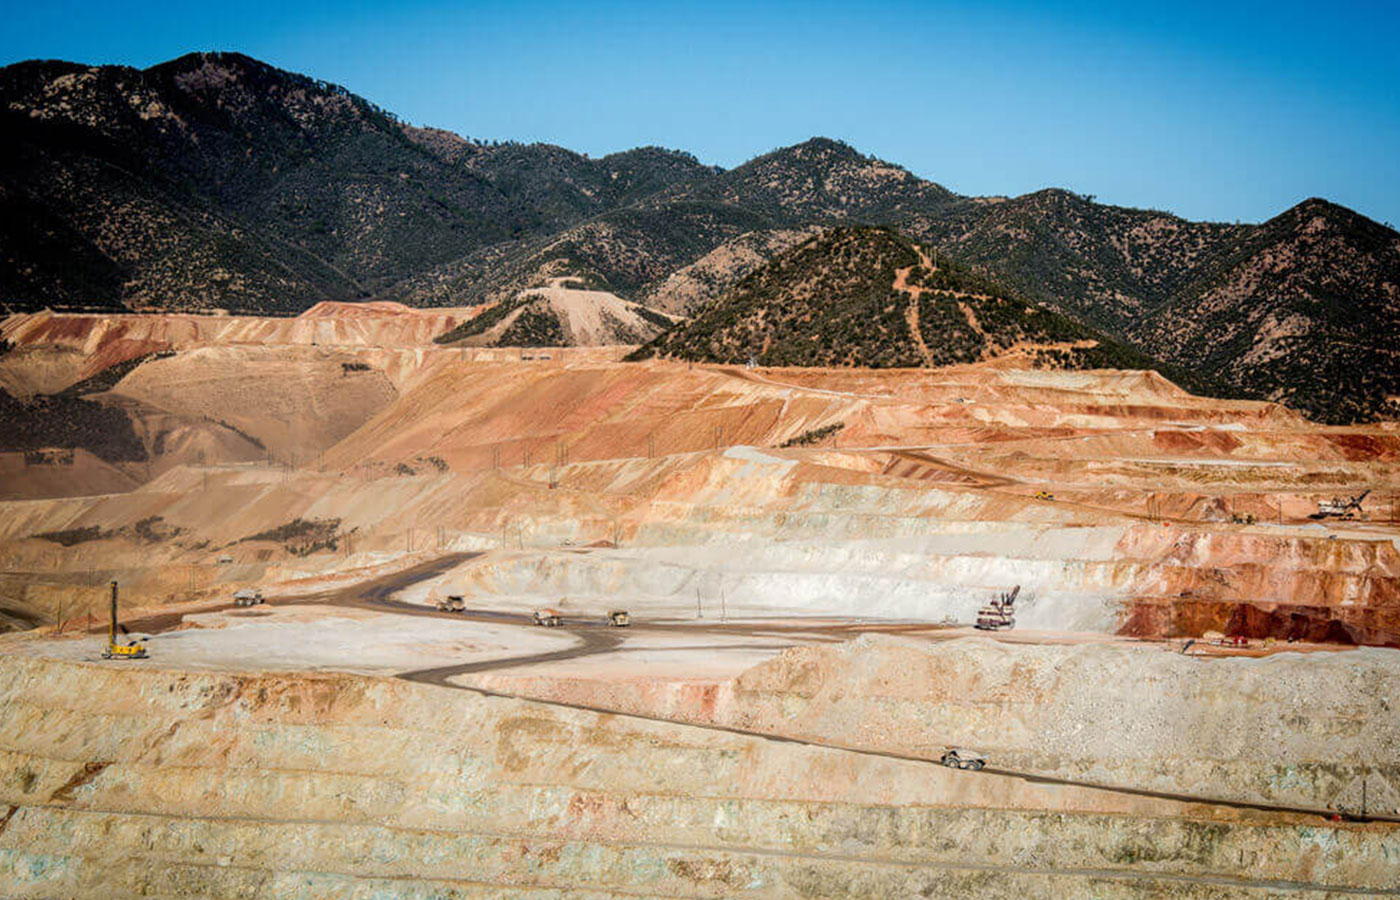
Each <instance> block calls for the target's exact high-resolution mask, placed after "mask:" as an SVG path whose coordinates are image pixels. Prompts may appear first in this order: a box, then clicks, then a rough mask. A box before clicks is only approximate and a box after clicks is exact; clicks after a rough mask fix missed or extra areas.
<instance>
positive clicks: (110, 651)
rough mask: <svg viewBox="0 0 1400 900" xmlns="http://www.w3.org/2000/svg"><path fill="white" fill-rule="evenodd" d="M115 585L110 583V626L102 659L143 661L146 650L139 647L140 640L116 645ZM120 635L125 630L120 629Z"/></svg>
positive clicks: (124, 632)
mask: <svg viewBox="0 0 1400 900" xmlns="http://www.w3.org/2000/svg"><path fill="white" fill-rule="evenodd" d="M120 627H121V626H119V625H118V624H117V583H116V582H115V581H114V582H112V624H111V627H109V628H108V629H107V649H105V650H103V651H102V658H103V659H145V658H146V656H147V653H146V648H145V647H143V646H141V641H142V638H137V639H136V640H134V641H127V642H126V643H125V644H119V643H117V629H118V628H120ZM121 632H122V634H126V633H127V630H126V629H125V628H122V629H121Z"/></svg>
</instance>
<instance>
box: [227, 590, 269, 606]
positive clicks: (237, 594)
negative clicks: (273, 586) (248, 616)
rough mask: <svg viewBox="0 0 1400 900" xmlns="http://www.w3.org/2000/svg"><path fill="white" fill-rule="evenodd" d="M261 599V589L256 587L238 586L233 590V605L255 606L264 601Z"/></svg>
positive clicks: (264, 601)
mask: <svg viewBox="0 0 1400 900" xmlns="http://www.w3.org/2000/svg"><path fill="white" fill-rule="evenodd" d="M266 602H267V601H266V600H264V599H263V595H262V591H260V590H258V589H257V588H239V589H238V590H236V591H234V592H233V605H234V606H257V605H258V604H259V603H266Z"/></svg>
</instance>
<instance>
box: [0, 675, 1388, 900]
mask: <svg viewBox="0 0 1400 900" xmlns="http://www.w3.org/2000/svg"><path fill="white" fill-rule="evenodd" d="M785 688H786V689H787V690H789V691H794V690H795V691H796V692H797V693H798V694H801V693H805V692H804V691H802V690H801V689H800V688H796V687H795V686H793V685H785ZM0 698H3V702H0V735H3V737H0V744H2V745H3V746H2V747H0V803H3V804H5V805H6V807H5V808H6V812H5V813H4V814H3V818H0V822H3V826H2V827H0V883H2V884H4V886H5V890H6V893H8V894H10V895H13V896H65V897H73V898H86V897H104V898H106V897H110V896H112V892H113V891H114V890H116V891H122V892H129V893H137V892H145V893H147V894H152V895H157V896H161V897H169V898H177V897H191V898H194V897H201V898H203V897H234V896H247V895H249V894H250V893H251V894H257V895H267V896H277V897H279V898H282V897H285V898H312V897H325V896H333V895H345V894H346V893H358V892H363V891H372V892H373V893H374V895H375V896H381V897H420V896H427V895H429V894H432V895H434V896H454V897H505V896H511V897H532V898H533V897H539V898H543V897H552V896H559V895H560V892H567V893H568V894H569V895H570V896H590V897H592V896H597V897H615V896H623V895H625V896H629V897H678V896H721V895H722V896H735V897H756V898H778V897H784V898H786V897H809V898H826V897H832V898H835V897H849V896H910V895H919V894H921V893H922V894H928V895H935V894H950V895H958V896H978V897H995V898H1001V897H1007V898H1010V897H1037V898H1038V897H1045V898H1051V897H1063V896H1065V895H1066V893H1069V894H1075V895H1087V894H1090V893H1093V894H1096V895H1099V896H1113V897H1152V896H1161V895H1162V894H1163V893H1166V892H1170V893H1172V894H1173V895H1174V896H1189V897H1197V896H1199V897H1218V896H1222V892H1231V891H1242V890H1248V889H1250V888H1252V887H1256V886H1257V887H1261V888H1262V887H1263V886H1265V885H1266V884H1268V885H1271V886H1274V887H1277V885H1273V884H1272V883H1274V882H1284V883H1285V884H1286V885H1287V886H1289V887H1292V888H1294V889H1299V890H1315V891H1318V892H1319V893H1322V894H1325V892H1326V891H1327V890H1328V889H1329V888H1335V889H1338V890H1342V889H1351V890H1356V889H1360V890H1361V891H1362V892H1378V891H1381V890H1384V889H1387V888H1389V887H1391V886H1393V884H1394V878H1395V873H1396V863H1395V860H1394V859H1393V858H1391V854H1389V853H1388V846H1389V840H1390V836H1389V834H1388V832H1386V831H1380V830H1374V829H1366V828H1361V827H1347V826H1342V825H1338V826H1335V827H1319V825H1317V824H1316V823H1313V822H1309V823H1307V824H1302V823H1295V822H1288V821H1276V822H1266V821H1263V820H1261V819H1259V818H1258V817H1250V816H1248V815H1246V814H1239V815H1234V814H1229V813H1221V814H1216V815H1213V816H1208V817H1207V816H1201V815H1198V814H1196V813H1193V812H1192V811H1191V810H1190V809H1189V808H1186V807H1182V806H1181V805H1179V804H1171V803H1169V802H1165V801H1149V800H1145V799H1141V798H1140V799H1138V800H1133V799H1130V798H1129V799H1124V798H1120V797H1117V796H1116V795H1112V794H1108V793H1104V792H1097V791H1093V790H1089V789H1076V788H1052V787H1040V786H1036V785H1034V784H1028V783H1024V782H1017V783H1014V784H1012V783H1010V781H1008V780H1007V779H1002V778H1000V777H998V776H990V775H984V776H977V777H976V778H969V776H968V774H967V773H958V772H953V771H949V770H946V769H943V768H941V767H939V766H936V765H929V764H923V763H914V762H903V761H898V760H891V759H885V758H880V757H872V756H865V755H860V754H852V753H847V752H843V751H839V750H831V749H822V748H817V747H807V746H802V745H797V744H790V743H776V742H771V741H766V740H763V739H761V738H755V737H745V736H740V735H734V734H727V733H723V732H716V731H712V730H706V729H700V728H692V727H686V726H678V725H669V724H663V723H657V722H646V721H639V720H635V719H629V718H627V717H619V716H611V715H602V714H598V713H591V712H584V711H579V710H569V709H562V708H559V707H553V706H548V705H543V704H535V703H528V702H522V701H518V700H507V699H493V698H486V697H480V696H476V695H472V694H463V693H457V694H453V693H450V692H447V691H444V690H442V689H439V688H429V687H423V686H415V685H410V684H405V683H401V682H393V681H387V680H382V679H366V678H360V677H355V676H337V675H313V676H278V675H270V676H255V677H250V676H236V675H214V674H179V673H171V672H160V671H145V670H132V669H125V670H119V669H115V668H113V667H98V666H93V665H77V664H72V663H55V662H44V661H37V660H31V661H24V660H19V659H14V658H6V659H4V660H0ZM1003 782H1006V783H1005V784H1003ZM1008 789H1009V790H1008Z"/></svg>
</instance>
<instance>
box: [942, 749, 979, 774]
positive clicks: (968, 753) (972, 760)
mask: <svg viewBox="0 0 1400 900" xmlns="http://www.w3.org/2000/svg"><path fill="white" fill-rule="evenodd" d="M939 762H941V763H943V765H945V766H947V767H948V768H950V769H971V770H972V771H974V772H976V771H977V770H978V769H980V768H982V767H983V766H985V765H986V764H987V757H985V756H983V755H982V754H980V753H978V752H977V751H976V750H968V749H967V748H966V747H953V748H951V749H950V750H948V751H947V752H946V753H944V754H943V756H942V758H941V759H939Z"/></svg>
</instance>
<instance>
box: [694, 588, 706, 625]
mask: <svg viewBox="0 0 1400 900" xmlns="http://www.w3.org/2000/svg"><path fill="white" fill-rule="evenodd" d="M695 618H697V619H703V618H705V611H704V610H703V609H702V608H701V607H700V585H698V584H697V585H696V586H695Z"/></svg>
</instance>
